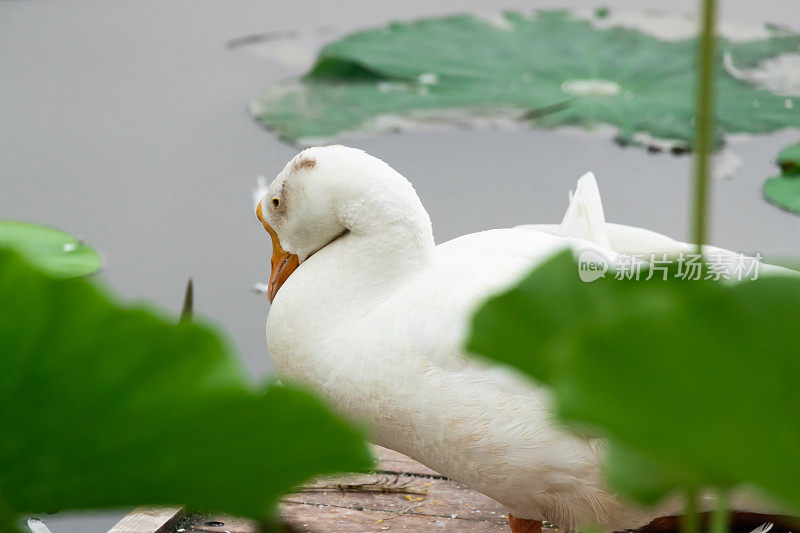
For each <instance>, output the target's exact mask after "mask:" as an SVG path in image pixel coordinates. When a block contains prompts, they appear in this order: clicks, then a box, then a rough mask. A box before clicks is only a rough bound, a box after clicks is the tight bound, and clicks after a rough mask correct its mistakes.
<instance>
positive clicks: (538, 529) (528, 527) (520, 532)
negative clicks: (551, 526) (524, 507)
mask: <svg viewBox="0 0 800 533" xmlns="http://www.w3.org/2000/svg"><path fill="white" fill-rule="evenodd" d="M508 525H510V526H511V533H542V523H541V522H540V521H539V520H526V519H524V518H517V517H516V516H514V515H513V514H511V513H509V514H508Z"/></svg>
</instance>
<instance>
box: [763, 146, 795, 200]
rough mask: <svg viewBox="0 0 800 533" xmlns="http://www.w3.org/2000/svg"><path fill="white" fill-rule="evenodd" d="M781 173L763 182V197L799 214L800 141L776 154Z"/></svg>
mask: <svg viewBox="0 0 800 533" xmlns="http://www.w3.org/2000/svg"><path fill="white" fill-rule="evenodd" d="M777 163H778V166H779V167H780V168H781V175H780V176H775V177H774V178H769V179H768V180H767V181H766V182H764V198H766V199H767V201H768V202H770V203H772V204H775V205H776V206H778V207H780V208H781V209H785V210H786V211H791V212H793V213H797V214H800V143H797V144H792V145H790V146H787V147H786V148H784V149H783V150H781V152H780V153H779V154H778V160H777Z"/></svg>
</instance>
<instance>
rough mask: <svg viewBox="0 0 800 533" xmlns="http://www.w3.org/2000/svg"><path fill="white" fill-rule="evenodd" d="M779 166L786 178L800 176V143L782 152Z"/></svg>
mask: <svg viewBox="0 0 800 533" xmlns="http://www.w3.org/2000/svg"><path fill="white" fill-rule="evenodd" d="M778 166H779V167H781V174H783V175H784V176H797V175H800V143H795V144H790V145H789V146H787V147H786V148H784V149H783V150H781V151H780V153H779V154H778Z"/></svg>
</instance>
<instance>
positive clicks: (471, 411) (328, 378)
mask: <svg viewBox="0 0 800 533" xmlns="http://www.w3.org/2000/svg"><path fill="white" fill-rule="evenodd" d="M257 214H258V217H259V219H260V220H261V221H262V223H263V224H264V227H265V229H267V231H268V232H269V233H270V235H271V236H272V243H273V256H272V274H271V276H270V282H269V298H270V300H271V301H272V307H271V309H270V312H269V316H268V318H267V344H268V347H269V353H270V355H271V357H272V361H273V364H274V367H275V371H276V372H277V374H278V376H279V377H281V378H282V379H286V380H291V381H295V382H301V383H303V384H306V385H308V386H310V387H311V388H312V389H314V390H315V391H316V392H317V393H319V394H320V395H322V396H323V397H325V398H327V399H329V400H330V401H331V402H332V403H333V405H335V406H336V407H337V408H338V409H339V410H340V411H341V412H342V413H343V414H344V415H345V416H347V417H349V418H351V419H353V420H357V421H359V422H362V423H363V422H366V423H367V424H368V425H369V427H370V428H371V430H372V439H373V441H374V442H375V443H377V444H380V445H382V446H385V447H388V448H392V449H394V450H397V451H400V452H402V453H404V454H407V455H409V456H411V457H412V458H414V459H416V460H418V461H420V462H422V463H423V464H425V465H427V466H429V467H430V468H432V469H434V470H436V471H438V472H441V473H442V474H444V475H446V476H448V477H451V478H454V479H456V480H458V481H460V482H462V483H465V484H467V485H469V486H471V487H473V488H474V489H476V490H478V491H480V492H483V493H485V494H487V495H488V496H490V497H492V498H494V499H495V500H497V501H498V502H500V503H501V504H503V505H505V506H506V507H507V508H508V510H509V512H510V517H511V528H512V531H514V532H523V531H538V530H540V528H541V521H542V520H549V521H551V522H554V523H556V524H559V525H560V526H561V527H563V528H567V529H570V530H571V529H575V528H578V527H583V526H588V525H595V526H599V527H601V528H603V529H607V530H624V529H629V528H635V527H638V526H642V525H645V524H647V523H649V522H650V521H651V520H652V519H654V518H656V517H659V516H666V515H675V514H679V512H680V510H681V502H680V501H675V500H673V501H669V502H667V503H665V504H663V505H660V506H659V507H658V508H657V509H643V508H639V507H635V506H631V505H629V504H625V503H623V502H622V501H620V500H618V499H617V498H616V497H615V496H614V494H613V493H612V492H610V491H609V490H608V489H607V487H606V485H605V483H604V480H603V478H602V475H601V468H600V463H601V459H602V455H603V443H602V442H601V441H598V440H593V439H585V438H581V437H578V436H575V435H573V434H571V433H568V432H566V431H565V430H563V429H562V428H561V427H560V426H559V425H558V423H556V422H554V421H553V420H552V419H551V416H550V413H549V411H548V407H547V401H546V398H545V396H544V394H543V392H542V391H541V390H538V389H537V388H536V386H535V385H533V384H532V383H531V382H530V381H528V380H527V379H525V378H523V377H521V376H519V375H517V374H516V373H515V372H513V371H511V370H509V369H506V368H504V367H501V366H499V365H497V366H495V365H492V364H490V363H486V362H482V361H478V360H475V359H473V358H471V357H470V356H468V354H467V353H465V352H464V351H463V348H462V347H463V345H464V340H465V335H466V333H467V327H468V322H469V317H470V315H471V313H472V311H473V309H474V308H475V306H476V305H477V304H478V303H479V302H480V301H481V300H483V299H485V298H486V297H487V296H488V295H491V294H492V293H495V292H497V291H500V290H501V289H503V288H506V287H508V286H510V285H511V284H513V283H514V282H515V281H517V280H519V279H520V278H521V276H522V275H523V274H525V273H526V272H528V271H529V270H530V268H531V267H532V266H533V265H534V264H536V263H538V262H541V261H542V260H544V259H546V258H548V257H550V256H551V255H552V254H554V253H555V252H557V251H559V250H562V249H564V248H565V247H569V248H572V249H574V250H586V249H591V250H594V251H595V252H597V253H598V254H600V255H601V256H602V257H604V258H606V259H607V260H608V261H609V262H611V263H613V262H614V261H615V260H616V258H617V253H618V252H621V251H624V252H626V253H636V252H648V253H650V252H658V253H661V252H669V253H677V252H680V251H684V252H686V251H692V247H691V246H690V245H688V244H684V243H679V242H677V241H674V240H672V239H669V238H667V237H665V236H663V235H659V234H656V233H653V232H650V231H647V230H642V229H638V228H633V227H628V226H619V225H613V224H606V223H605V220H604V218H603V210H602V205H601V203H600V197H599V193H598V191H597V186H596V184H595V182H594V177H593V176H592V175H591V174H587V175H586V176H584V177H583V178H582V179H581V180H580V181H579V184H578V188H577V191H576V193H575V195H574V196H573V197H572V198H571V200H570V206H569V209H568V210H567V214H566V216H565V217H564V222H563V223H562V224H561V225H549V226H532V227H520V228H510V229H498V230H491V231H485V232H481V233H475V234H471V235H465V236H463V237H459V238H457V239H454V240H452V241H449V242H446V243H444V244H440V245H438V246H437V245H435V244H434V240H433V234H432V230H431V222H430V219H429V217H428V214H427V212H426V211H425V209H424V208H423V207H422V203H421V202H420V200H419V198H418V197H417V194H416V193H415V191H414V189H413V187H412V186H411V184H410V183H409V182H408V180H406V179H405V178H404V177H403V176H401V175H400V174H399V173H397V172H396V171H394V170H393V169H392V168H391V167H389V165H387V164H386V163H384V162H383V161H381V160H379V159H377V158H375V157H372V156H370V155H368V154H366V153H364V152H363V151H361V150H356V149H353V148H347V147H344V146H327V147H321V148H309V149H307V150H305V151H303V152H302V153H300V154H299V155H297V156H296V157H295V158H294V159H293V160H292V161H290V162H289V163H288V164H287V165H286V167H285V168H284V169H283V171H281V173H280V174H278V176H277V178H276V179H275V180H274V181H273V182H272V184H271V185H270V186H269V189H268V191H267V193H266V194H265V195H264V197H263V198H262V199H261V201H260V202H259V204H258V207H257ZM715 250H718V251H720V252H724V251H722V250H719V249H715ZM724 253H730V252H724ZM762 268H764V269H769V268H770V267H768V266H767V265H763V266H762ZM772 269H777V270H783V269H778V268H777V267H772ZM290 276H291V277H290ZM279 289H280V292H278V290H279Z"/></svg>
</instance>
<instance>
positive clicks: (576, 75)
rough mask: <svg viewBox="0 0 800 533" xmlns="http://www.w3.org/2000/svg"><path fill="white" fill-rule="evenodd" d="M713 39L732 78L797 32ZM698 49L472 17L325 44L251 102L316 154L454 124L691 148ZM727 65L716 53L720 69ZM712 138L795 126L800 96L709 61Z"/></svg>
mask: <svg viewBox="0 0 800 533" xmlns="http://www.w3.org/2000/svg"><path fill="white" fill-rule="evenodd" d="M765 35H766V36H764V37H761V38H758V37H754V38H753V39H752V40H749V41H744V42H733V41H730V40H727V39H720V40H719V43H718V45H719V49H720V50H721V51H723V52H725V55H726V58H727V60H728V61H729V62H732V63H733V64H735V65H736V66H737V68H750V67H754V66H756V65H758V64H759V63H760V62H762V61H764V60H766V59H770V58H774V57H776V56H778V55H780V54H784V53H788V52H794V51H796V50H797V49H798V47H799V46H800V35H797V34H794V33H791V32H788V31H787V30H784V29H778V28H771V29H769V30H765ZM695 49H696V40H695V39H694V38H684V39H677V40H665V39H661V38H658V37H656V36H653V35H650V34H648V33H645V32H644V31H640V30H637V29H630V28H626V27H618V26H608V13H606V12H603V11H600V12H596V13H595V14H594V15H590V16H589V17H588V19H587V17H578V16H575V15H573V14H571V13H569V12H566V11H537V12H534V13H532V14H529V15H526V14H521V13H505V14H503V15H502V16H500V17H498V18H497V19H496V20H486V19H481V18H477V17H473V16H470V15H459V16H450V17H444V18H432V19H423V20H419V21H416V22H409V23H393V24H389V25H388V26H386V27H384V28H380V29H374V30H368V31H364V32H361V33H356V34H353V35H350V36H347V37H345V38H343V39H341V40H339V41H336V42H333V43H331V44H329V45H327V46H326V47H325V48H323V50H322V51H321V52H320V54H319V57H318V58H317V61H316V64H315V65H314V66H313V68H312V69H311V70H310V72H308V73H307V74H306V75H305V76H304V77H303V78H302V79H301V80H299V81H297V82H293V83H288V84H285V85H282V86H278V87H275V88H273V89H271V90H269V91H268V92H267V93H266V94H265V95H264V96H262V97H261V98H259V99H257V100H256V101H255V102H253V104H252V112H253V114H254V115H255V117H256V118H257V120H258V121H259V122H260V123H261V124H263V125H264V126H265V127H267V128H269V129H273V130H275V131H277V132H278V133H279V134H280V135H281V136H282V137H284V138H286V139H289V140H291V141H299V142H301V143H303V144H308V143H317V142H320V141H321V140H323V139H330V138H332V137H336V136H338V135H340V134H342V133H344V132H353V131H360V132H365V131H367V132H368V131H380V130H386V129H391V128H394V127H397V126H398V125H400V124H403V123H415V124H419V123H423V122H427V121H434V122H442V121H448V120H452V119H457V120H458V121H460V122H463V121H465V120H466V121H468V122H474V123H479V122H480V121H481V120H485V119H486V118H490V119H492V120H499V119H504V120H512V121H521V122H527V123H529V124H531V125H532V126H538V127H548V128H555V127H559V126H581V127H587V128H591V127H593V126H597V125H612V126H615V127H616V128H618V129H619V135H618V140H619V141H620V142H623V143H634V144H637V143H639V144H641V143H648V142H649V140H651V139H656V140H658V141H659V142H664V141H667V142H668V143H670V144H671V145H674V146H676V147H679V148H684V149H685V148H686V147H688V146H689V145H690V141H691V139H692V135H693V131H694V127H693V125H692V117H693V115H694V103H693V102H694V88H695V81H694V80H695V74H694V66H695V57H696V54H695ZM721 57H722V54H720V58H721ZM716 74H717V80H718V81H717V103H716V113H717V121H718V128H719V129H718V132H717V139H718V141H719V142H721V141H722V136H723V135H724V134H725V133H733V132H749V133H763V132H769V131H774V130H778V129H783V128H786V127H792V126H794V127H800V112H797V111H794V112H792V111H790V109H795V110H797V109H800V98H798V97H793V96H779V95H776V94H775V93H773V92H770V91H768V90H764V89H760V88H758V87H757V86H756V85H755V84H753V83H750V82H747V81H742V80H739V79H736V78H735V77H733V76H731V75H730V74H728V72H727V71H726V68H725V65H724V64H723V61H722V59H719V60H718V61H717V65H716Z"/></svg>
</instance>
